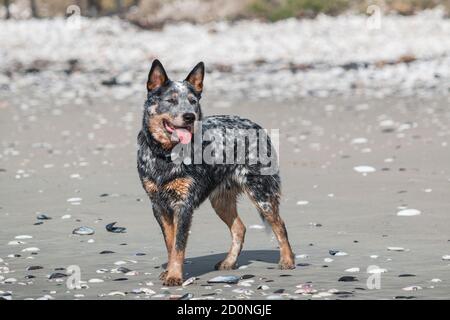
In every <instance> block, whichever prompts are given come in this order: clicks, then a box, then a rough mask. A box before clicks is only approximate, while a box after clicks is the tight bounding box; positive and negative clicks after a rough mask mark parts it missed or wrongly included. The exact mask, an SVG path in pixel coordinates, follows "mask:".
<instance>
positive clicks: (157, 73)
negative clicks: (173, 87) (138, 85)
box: [147, 59, 169, 91]
mask: <svg viewBox="0 0 450 320" xmlns="http://www.w3.org/2000/svg"><path fill="white" fill-rule="evenodd" d="M167 81H169V78H168V77H167V73H166V70H164V67H163V65H162V63H161V62H160V61H159V60H158V59H156V60H154V61H153V63H152V67H151V69H150V72H149V74H148V80H147V90H148V91H152V90H155V89H156V88H159V87H161V86H162V85H164V84H165V83H166V82H167Z"/></svg>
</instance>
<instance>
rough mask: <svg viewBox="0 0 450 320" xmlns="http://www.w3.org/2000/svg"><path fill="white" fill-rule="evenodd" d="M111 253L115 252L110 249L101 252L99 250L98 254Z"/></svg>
mask: <svg viewBox="0 0 450 320" xmlns="http://www.w3.org/2000/svg"><path fill="white" fill-rule="evenodd" d="M111 253H115V252H114V251H110V250H103V251H102V252H100V254H111Z"/></svg>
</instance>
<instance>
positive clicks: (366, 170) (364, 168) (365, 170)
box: [353, 166, 377, 173]
mask: <svg viewBox="0 0 450 320" xmlns="http://www.w3.org/2000/svg"><path fill="white" fill-rule="evenodd" d="M353 170H355V171H356V172H358V173H372V172H375V171H377V170H376V169H375V168H374V167H370V166H356V167H354V168H353Z"/></svg>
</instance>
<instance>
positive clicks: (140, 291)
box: [131, 288, 156, 296]
mask: <svg viewBox="0 0 450 320" xmlns="http://www.w3.org/2000/svg"><path fill="white" fill-rule="evenodd" d="M131 293H134V294H145V295H147V296H151V295H154V294H156V292H155V291H153V290H151V289H148V288H138V289H133V290H132V291H131Z"/></svg>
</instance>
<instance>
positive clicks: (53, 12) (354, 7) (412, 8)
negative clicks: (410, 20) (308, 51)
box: [2, 0, 450, 28]
mask: <svg viewBox="0 0 450 320" xmlns="http://www.w3.org/2000/svg"><path fill="white" fill-rule="evenodd" d="M373 4H377V5H379V6H380V7H382V10H383V12H395V13H399V14H401V15H412V14H415V13H417V12H418V11H420V10H424V9H431V8H434V7H436V6H439V5H441V6H443V7H444V8H445V10H446V13H447V14H448V10H449V8H450V1H448V0H385V1H371V0H336V1H326V0H228V1H226V0H148V1H141V0H77V1H70V0H54V1H50V0H3V6H4V8H3V12H2V15H3V17H5V18H10V17H13V18H29V17H34V18H38V17H41V18H45V17H46V18H48V17H55V16H64V15H66V14H67V12H66V9H67V7H68V6H70V5H77V6H79V7H80V9H81V14H82V15H85V16H90V17H98V16H110V15H119V16H121V17H124V18H126V19H129V20H131V21H133V22H136V23H139V24H140V25H141V26H143V27H149V28H151V27H157V26H160V25H161V24H164V23H166V22H173V21H190V22H197V23H204V22H208V21H214V20H221V19H227V20H236V19H246V18H247V19H248V18H258V19H263V20H267V21H277V20H281V19H286V18H291V17H295V18H314V17H315V16H317V15H318V14H320V13H324V14H329V15H338V14H342V13H344V12H348V11H353V12H362V13H365V12H366V9H367V6H369V5H373Z"/></svg>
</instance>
